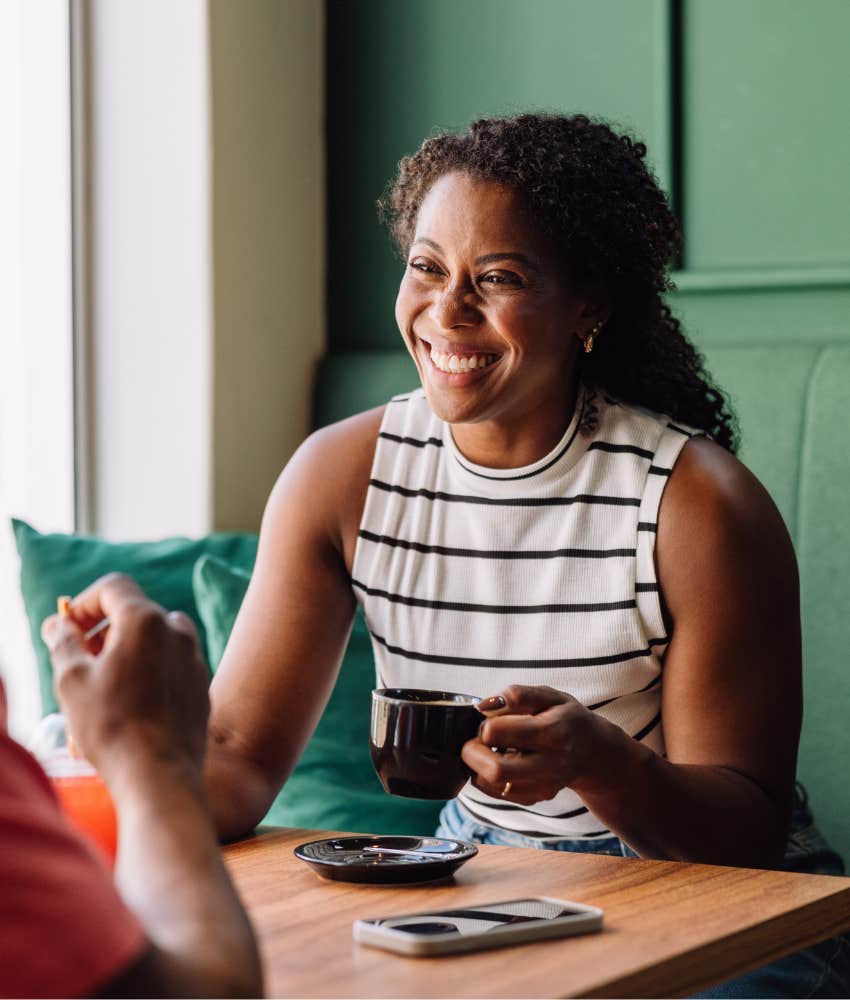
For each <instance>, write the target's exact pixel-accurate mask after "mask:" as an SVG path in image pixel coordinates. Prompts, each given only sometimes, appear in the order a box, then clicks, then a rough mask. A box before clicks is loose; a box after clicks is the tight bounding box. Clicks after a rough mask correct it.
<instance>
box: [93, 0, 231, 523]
mask: <svg viewBox="0 0 850 1000" xmlns="http://www.w3.org/2000/svg"><path fill="white" fill-rule="evenodd" d="M87 13H88V16H89V23H88V38H87V49H88V52H87V56H88V60H89V66H88V69H89V94H88V108H87V114H88V129H89V143H88V149H87V150H86V157H87V169H88V173H89V182H90V185H89V189H90V202H89V212H90V215H89V223H90V227H91V228H90V242H89V259H88V262H87V266H88V269H89V283H88V284H89V292H90V312H89V316H90V321H91V326H90V329H89V330H88V331H87V337H88V344H87V352H86V353H87V354H88V355H89V358H90V366H89V375H90V382H89V387H88V388H89V392H90V393H92V396H93V398H92V399H91V400H90V412H91V417H92V434H91V439H90V443H91V449H92V451H91V455H90V456H89V457H90V467H91V469H92V475H93V483H92V484H91V490H90V495H91V498H92V505H93V510H92V512H91V516H90V519H89V520H90V523H91V525H92V526H93V527H94V528H95V529H96V530H97V532H98V533H99V534H103V535H106V536H107V537H109V538H116V539H126V538H152V537H156V536H161V535H169V534H182V533H186V534H200V533H203V532H205V531H207V530H208V529H209V527H210V526H211V523H212V514H211V489H210V484H211V468H212V455H211V437H212V426H211V412H212V403H211V400H212V389H211V370H212V365H211V358H212V336H213V331H212V310H211V300H212V289H211V281H212V279H211V257H210V228H211V226H210V204H211V203H210V131H209V75H208V58H207V56H208V53H207V44H206V40H207V5H206V3H205V2H204V0H180V2H179V3H175V2H173V0H144V2H140V0H117V2H116V0H91V2H90V3H89V4H88V5H87Z"/></svg>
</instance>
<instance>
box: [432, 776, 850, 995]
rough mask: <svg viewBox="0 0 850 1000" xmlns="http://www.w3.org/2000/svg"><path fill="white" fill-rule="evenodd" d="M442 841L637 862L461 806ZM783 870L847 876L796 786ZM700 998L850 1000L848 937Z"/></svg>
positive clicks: (444, 818)
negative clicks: (480, 816) (492, 820)
mask: <svg viewBox="0 0 850 1000" xmlns="http://www.w3.org/2000/svg"><path fill="white" fill-rule="evenodd" d="M437 836H438V837H454V838H455V839H457V840H467V841H470V842H471V843H475V844H503V845H507V846H510V847H536V848H540V847H543V848H544V849H546V850H552V851H571V852H576V853H579V854H608V855H612V856H615V857H624V858H636V857H637V855H636V854H635V852H634V851H633V850H632V849H631V848H630V847H629V846H628V845H627V844H624V843H623V841H622V840H620V839H619V838H618V837H600V838H598V839H594V840H559V841H552V842H549V843H544V844H541V843H540V842H539V841H536V840H531V839H529V838H528V837H523V836H522V834H519V833H512V832H511V831H509V830H502V829H500V828H499V827H496V826H489V825H487V824H486V823H481V822H480V821H479V820H477V819H474V818H473V817H472V816H470V815H469V813H468V812H467V811H466V810H465V809H464V808H463V806H462V805H461V804H460V803H459V802H458V801H457V799H452V800H451V801H450V802H448V803H446V806H445V808H444V809H443V811H442V813H441V814H440V826H439V828H438V830H437ZM782 867H783V870H785V871H790V872H805V873H806V874H809V875H843V874H844V864H843V862H842V860H841V858H840V857H839V856H838V854H836V852H835V851H834V850H833V849H832V848H831V847H830V846H829V844H828V843H827V842H826V841H825V840H824V838H823V837H822V836H821V834H820V833H819V832H818V830H817V827H815V825H814V823H813V821H812V814H811V812H810V811H809V807H808V800H807V798H806V793H805V790H804V789H803V788H802V786H798V791H797V800H796V803H795V808H794V815H793V817H792V820H791V831H790V834H789V837H788V846H787V848H786V851H785V860H784V863H783V866H782ZM697 997H699V998H724V1000H732V998H738V997H741V998H743V997H751V998H762V997H773V998H780V1000H784V998H796V997H850V935H842V936H841V937H837V938H832V939H831V940H829V941H822V942H821V943H820V944H816V945H814V946H813V947H811V948H806V949H805V950H804V951H798V952H796V953H795V954H793V955H788V956H786V957H785V958H781V959H779V961H777V962H772V963H771V964H770V965H766V966H764V967H763V968H761V969H754V970H753V971H752V972H748V973H746V975H743V976H740V977H739V978H738V979H732V980H729V981H728V982H725V983H720V984H719V985H718V986H712V987H710V988H709V989H707V990H705V991H704V992H702V993H698V994H697Z"/></svg>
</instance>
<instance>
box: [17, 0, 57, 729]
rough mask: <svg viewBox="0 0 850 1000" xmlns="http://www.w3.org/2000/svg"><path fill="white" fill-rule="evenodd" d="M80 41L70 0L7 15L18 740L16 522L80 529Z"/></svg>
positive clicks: (21, 0) (26, 704)
mask: <svg viewBox="0 0 850 1000" xmlns="http://www.w3.org/2000/svg"><path fill="white" fill-rule="evenodd" d="M69 38H70V34H69V14H68V4H67V2H65V0H39V2H38V3H32V2H31V0H4V2H3V3H2V4H0V144H2V155H0V219H2V220H3V224H2V226H0V289H2V292H0V300H2V303H3V308H2V309H0V608H2V612H0V618H2V620H0V671H2V675H3V678H4V681H5V684H6V687H7V695H8V699H9V709H10V718H9V722H10V727H11V729H12V732H13V735H16V736H17V737H18V738H22V737H25V736H26V735H27V734H28V732H29V730H30V729H31V728H32V726H33V725H34V723H35V721H36V719H37V717H38V689H37V681H36V671H35V664H34V661H33V654H32V649H31V646H30V640H29V633H28V631H27V627H26V621H25V618H24V614H23V606H22V603H21V599H20V595H19V591H18V579H17V577H18V572H17V557H16V554H15V551H14V543H13V541H12V536H11V531H10V528H9V518H10V516H13V515H16V516H19V517H23V518H25V519H27V520H31V521H32V522H33V524H34V525H35V526H36V527H37V528H39V529H40V530H43V531H70V530H73V527H74V399H73V321H72V316H73V306H72V292H71V287H72V285H71V275H72V268H71V147H70V75H69V60H70V42H69Z"/></svg>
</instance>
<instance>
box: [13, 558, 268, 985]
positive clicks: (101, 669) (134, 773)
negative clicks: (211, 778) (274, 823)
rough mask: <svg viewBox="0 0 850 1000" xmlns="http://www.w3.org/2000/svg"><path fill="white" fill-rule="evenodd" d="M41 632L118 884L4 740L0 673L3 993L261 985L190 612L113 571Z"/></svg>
mask: <svg viewBox="0 0 850 1000" xmlns="http://www.w3.org/2000/svg"><path fill="white" fill-rule="evenodd" d="M105 617H108V618H109V620H110V626H109V628H108V630H107V631H106V632H105V634H101V635H100V636H97V637H96V638H94V639H92V640H90V641H88V642H87V641H86V640H85V638H84V634H85V632H86V631H87V630H88V629H89V628H90V627H91V626H92V625H94V624H95V623H97V622H99V621H101V620H102V619H103V618H105ZM43 635H44V638H45V642H46V643H47V645H48V647H49V648H50V650H51V655H52V658H53V665H54V672H55V685H56V691H57V695H58V698H59V702H60V705H61V707H62V709H63V711H64V713H65V715H66V717H67V719H68V724H69V729H70V732H71V733H72V734H73V738H74V741H75V743H76V744H77V746H78V747H79V749H80V751H81V752H82V753H83V754H84V755H85V756H86V757H87V758H88V759H89V760H90V761H91V762H92V763H93V764H94V766H95V767H96V768H97V770H98V772H99V773H100V775H101V777H102V778H103V780H104V781H105V782H106V784H107V786H108V788H109V791H110V794H111V795H112V798H113V800H114V803H115V809H116V813H117V816H118V824H119V829H120V833H119V839H118V854H117V858H116V868H115V881H114V882H113V879H112V877H111V875H110V873H109V871H108V870H107V868H106V866H105V865H104V863H103V861H102V860H101V858H100V856H99V855H98V854H97V853H96V851H95V850H94V849H93V848H91V847H90V846H88V845H87V844H86V843H85V842H84V841H83V840H82V839H81V838H80V836H78V834H77V833H76V832H75V831H74V829H73V828H72V827H71V826H70V824H69V823H68V821H67V820H66V818H65V816H64V815H63V813H62V811H61V809H60V807H59V804H58V801H57V799H56V796H55V794H54V792H53V789H52V787H51V784H50V781H49V779H48V778H47V776H46V775H45V774H44V772H43V771H42V770H41V768H40V767H39V765H38V763H37V762H36V761H35V759H34V758H33V757H32V756H31V755H30V754H29V753H28V752H27V751H26V750H24V749H23V748H22V747H21V746H19V745H18V744H17V743H15V742H14V740H12V739H11V738H10V737H9V735H8V731H7V726H6V698H5V692H4V691H3V687H2V684H0V995H2V996H15V997H42V996H43V997H49V996H64V997H77V996H90V995H98V996H138V997H141V996H189V995H191V996H222V997H223V996H258V995H260V994H261V993H262V973H261V968H260V961H259V956H258V952H257V946H256V941H255V938H254V934H253V931H252V929H251V925H250V923H249V921H248V918H247V916H246V914H245V911H244V909H243V908H242V905H241V903H240V901H239V899H238V897H237V895H236V892H235V890H234V888H233V885H232V883H231V881H230V879H229V877H228V875H227V872H226V869H225V867H224V864H223V862H222V859H221V852H220V849H219V845H218V839H217V836H216V833H215V830H214V828H213V824H212V821H211V818H210V814H209V809H208V806H207V801H206V796H205V793H204V790H203V782H202V777H201V768H202V763H203V756H204V745H205V737H206V723H207V717H208V714H209V701H208V697H207V676H208V675H207V671H206V667H205V665H204V663H203V659H202V656H201V653H200V651H199V646H198V642H197V636H196V634H195V631H194V627H193V625H192V623H191V621H190V620H189V619H188V618H186V616H185V615H182V614H179V613H174V612H172V613H166V612H165V611H163V609H161V608H160V607H158V606H157V605H156V604H153V603H152V602H151V601H149V600H148V599H147V598H146V597H145V595H144V593H143V592H142V591H141V590H140V589H139V587H138V586H137V585H136V584H135V583H134V582H133V581H132V580H130V579H128V578H127V577H123V576H117V575H113V576H110V577H106V578H104V579H103V580H101V581H98V583H96V584H94V585H93V586H92V587H90V588H89V589H88V590H86V591H85V592H84V593H83V594H81V595H80V596H79V597H77V598H75V599H74V600H73V602H72V603H71V606H70V614H69V616H68V617H67V618H59V617H58V616H55V617H53V618H50V619H48V620H47V622H45V625H44V630H43Z"/></svg>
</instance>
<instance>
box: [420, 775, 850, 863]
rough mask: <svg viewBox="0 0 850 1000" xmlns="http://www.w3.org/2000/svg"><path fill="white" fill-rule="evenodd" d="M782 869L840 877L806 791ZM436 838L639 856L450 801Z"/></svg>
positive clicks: (615, 841)
mask: <svg viewBox="0 0 850 1000" xmlns="http://www.w3.org/2000/svg"><path fill="white" fill-rule="evenodd" d="M794 798H795V801H794V810H793V813H792V818H791V825H790V832H789V836H788V843H787V846H786V850H785V859H784V863H783V866H782V867H783V869H784V870H785V871H796V872H805V873H806V874H810V875H843V874H844V863H843V861H842V859H841V857H840V856H839V855H838V853H837V852H836V851H835V850H833V848H832V847H830V845H829V843H828V842H827V841H826V840H825V838H824V837H823V835H822V834H821V833H820V831H819V830H818V828H817V827H816V826H815V824H814V821H813V819H812V813H811V810H810V808H809V802H808V795H807V793H806V790H805V788H803V786H802V785H800V784H798V785H797V787H796V794H795V797H794ZM437 836H440V837H454V838H456V839H457V840H467V841H471V842H472V843H477V844H501V845H504V846H508V847H534V848H537V849H541V848H542V849H543V850H548V851H568V852H572V853H576V854H607V855H609V856H613V857H624V858H636V857H637V856H638V855H637V854H636V853H635V852H634V851H633V850H632V849H631V848H630V847H629V845H628V844H626V843H625V841H623V840H621V839H620V838H619V837H616V836H613V835H612V836H603V837H591V838H583V839H563V840H554V839H553V840H537V839H535V838H532V837H525V836H523V835H522V834H521V833H517V832H516V831H514V830H505V829H504V828H503V827H498V826H491V825H490V824H487V823H483V822H481V820H478V819H476V818H475V817H474V816H472V815H470V813H469V812H467V810H466V809H464V807H463V805H462V804H461V803H460V802H459V801H458V800H457V799H452V800H451V801H450V802H447V803H446V805H445V807H444V808H443V811H442V813H441V814H440V826H439V829H438V830H437Z"/></svg>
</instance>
